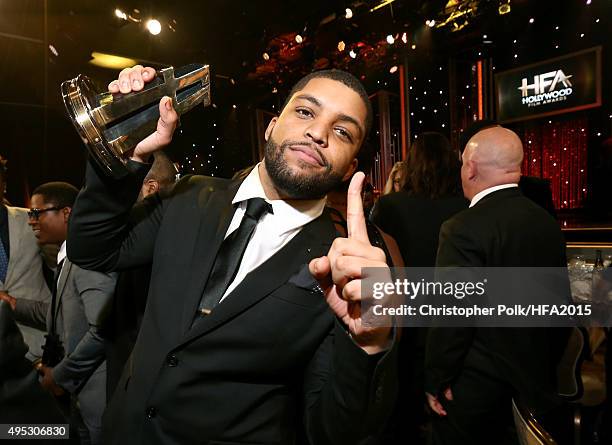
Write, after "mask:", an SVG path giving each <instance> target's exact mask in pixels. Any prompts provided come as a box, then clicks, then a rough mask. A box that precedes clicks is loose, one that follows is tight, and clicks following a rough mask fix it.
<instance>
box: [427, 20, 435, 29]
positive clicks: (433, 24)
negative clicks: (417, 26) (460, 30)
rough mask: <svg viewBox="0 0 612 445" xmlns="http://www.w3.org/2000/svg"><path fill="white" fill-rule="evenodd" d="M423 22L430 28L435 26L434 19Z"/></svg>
mask: <svg viewBox="0 0 612 445" xmlns="http://www.w3.org/2000/svg"><path fill="white" fill-rule="evenodd" d="M425 24H426V25H427V26H429V27H430V28H433V27H434V26H436V21H435V20H427V21H426V22H425Z"/></svg>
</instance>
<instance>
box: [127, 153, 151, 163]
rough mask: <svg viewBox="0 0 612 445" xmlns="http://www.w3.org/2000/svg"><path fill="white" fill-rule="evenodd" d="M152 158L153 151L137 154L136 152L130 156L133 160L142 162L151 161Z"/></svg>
mask: <svg viewBox="0 0 612 445" xmlns="http://www.w3.org/2000/svg"><path fill="white" fill-rule="evenodd" d="M150 158H151V153H147V154H136V153H135V152H134V154H133V155H132V156H130V159H131V160H132V161H135V162H139V163H141V164H148V163H149V159H150Z"/></svg>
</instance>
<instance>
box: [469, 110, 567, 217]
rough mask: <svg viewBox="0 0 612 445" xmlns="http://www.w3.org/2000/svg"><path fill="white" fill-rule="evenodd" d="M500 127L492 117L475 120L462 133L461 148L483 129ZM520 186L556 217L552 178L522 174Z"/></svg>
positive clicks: (524, 192)
mask: <svg viewBox="0 0 612 445" xmlns="http://www.w3.org/2000/svg"><path fill="white" fill-rule="evenodd" d="M492 127H499V124H498V123H497V122H496V121H494V120H491V119H483V120H480V121H476V122H474V123H473V124H472V125H470V126H469V127H468V128H467V129H466V130H465V131H464V132H463V134H462V135H461V140H460V142H459V143H460V146H459V150H460V151H461V153H463V150H465V147H466V146H467V143H468V141H469V140H470V139H471V138H472V137H473V136H474V135H476V133H478V132H479V131H481V130H484V129H486V128H492ZM518 187H519V190H520V191H521V193H522V194H523V195H524V196H525V197H527V198H529V199H531V200H532V201H533V202H535V203H536V204H538V205H539V206H541V207H542V208H544V209H545V210H546V211H547V212H548V213H550V214H551V215H552V216H554V217H555V218H556V217H557V211H556V210H555V203H554V202H553V197H552V190H551V188H550V179H545V178H538V177H536V176H525V175H521V179H520V180H519V182H518Z"/></svg>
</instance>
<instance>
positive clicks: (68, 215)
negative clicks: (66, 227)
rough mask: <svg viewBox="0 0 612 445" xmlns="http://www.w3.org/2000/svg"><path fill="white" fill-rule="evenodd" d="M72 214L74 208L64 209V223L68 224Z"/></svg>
mask: <svg viewBox="0 0 612 445" xmlns="http://www.w3.org/2000/svg"><path fill="white" fill-rule="evenodd" d="M71 212H72V208H71V207H64V208H63V209H62V213H63V215H64V222H65V223H68V219H69V218H70V213H71Z"/></svg>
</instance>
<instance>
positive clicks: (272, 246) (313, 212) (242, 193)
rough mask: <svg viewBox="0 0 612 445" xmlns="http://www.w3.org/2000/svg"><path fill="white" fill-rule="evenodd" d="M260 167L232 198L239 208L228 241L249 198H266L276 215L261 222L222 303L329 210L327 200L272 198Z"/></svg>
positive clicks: (248, 177) (230, 227)
mask: <svg viewBox="0 0 612 445" xmlns="http://www.w3.org/2000/svg"><path fill="white" fill-rule="evenodd" d="M259 166H260V164H257V165H256V166H255V168H253V170H251V173H249V175H248V176H247V177H246V179H245V180H244V181H243V182H242V184H240V188H239V189H238V191H237V192H236V196H234V199H232V204H234V205H236V204H238V205H239V206H238V208H237V209H236V212H235V213H234V217H233V218H232V221H231V223H230V225H229V227H228V229H227V233H226V234H225V238H227V237H228V236H229V235H230V234H231V233H232V232H234V231H235V230H237V229H238V227H239V226H240V222H241V221H242V217H243V216H244V213H245V211H246V204H247V200H248V199H250V198H263V199H265V200H266V201H267V202H268V203H270V204H271V205H272V212H273V213H269V212H268V213H266V214H265V215H264V216H262V217H261V219H260V220H259V222H258V223H257V226H256V227H255V230H254V232H253V235H252V236H251V239H250V240H249V243H248V244H247V247H246V250H245V252H244V256H243V257H242V261H241V262H240V266H239V267H238V272H237V273H236V277H235V278H234V281H232V282H231V284H230V285H229V287H228V288H227V290H226V291H225V293H224V294H223V297H222V298H221V301H223V299H224V298H225V297H226V296H227V295H228V294H229V293H230V292H232V291H233V290H234V289H235V288H236V286H238V284H240V282H241V281H242V280H243V279H244V278H245V277H246V276H247V275H248V274H249V272H251V271H252V270H254V269H256V268H257V267H258V266H260V265H261V264H263V263H264V262H265V261H266V260H268V259H269V258H270V257H271V256H272V255H274V254H275V253H276V252H278V251H279V250H280V249H282V248H283V247H284V246H285V245H286V244H287V243H288V242H289V241H291V239H292V238H293V237H294V236H295V235H297V234H298V233H299V232H300V230H302V227H304V226H305V225H306V224H308V223H309V222H311V221H313V220H315V219H317V218H318V217H319V216H320V215H321V213H323V208H324V207H325V198H322V199H313V200H295V201H292V202H291V204H289V203H288V202H287V201H283V200H282V199H277V200H270V199H268V198H267V197H266V194H265V192H264V189H263V186H262V185H261V180H260V179H259Z"/></svg>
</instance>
